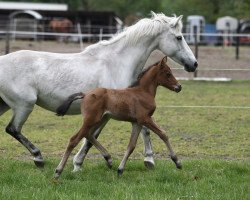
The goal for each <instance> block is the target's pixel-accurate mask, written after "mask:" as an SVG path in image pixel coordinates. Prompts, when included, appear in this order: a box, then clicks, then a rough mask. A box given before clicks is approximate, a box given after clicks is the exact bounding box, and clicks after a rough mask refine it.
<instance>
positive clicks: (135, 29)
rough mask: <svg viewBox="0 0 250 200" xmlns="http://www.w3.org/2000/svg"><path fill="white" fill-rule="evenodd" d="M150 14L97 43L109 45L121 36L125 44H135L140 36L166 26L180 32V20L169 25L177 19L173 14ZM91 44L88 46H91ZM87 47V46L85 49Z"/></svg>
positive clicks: (157, 32)
mask: <svg viewBox="0 0 250 200" xmlns="http://www.w3.org/2000/svg"><path fill="white" fill-rule="evenodd" d="M151 15H152V16H151V18H143V19H141V20H139V21H138V22H137V23H136V24H134V25H132V26H129V27H127V28H126V29H124V30H123V31H122V32H120V33H118V34H117V35H115V36H113V37H112V38H111V39H109V40H103V41H100V42H98V43H97V44H101V45H109V44H112V43H115V42H117V41H119V40H120V39H121V38H125V44H136V43H137V41H138V40H139V39H140V38H141V37H143V36H154V35H157V34H159V33H161V32H162V31H163V30H165V29H167V28H171V30H172V31H174V32H181V29H182V22H181V20H179V21H178V24H177V25H176V26H174V27H172V26H171V24H173V23H174V22H175V21H176V20H177V17H176V16H175V15H174V16H173V17H167V16H166V15H164V14H163V13H158V14H156V13H154V12H151ZM91 46H93V45H91ZM91 46H89V47H90V48H91ZM87 49H88V47H87V48H86V50H87Z"/></svg>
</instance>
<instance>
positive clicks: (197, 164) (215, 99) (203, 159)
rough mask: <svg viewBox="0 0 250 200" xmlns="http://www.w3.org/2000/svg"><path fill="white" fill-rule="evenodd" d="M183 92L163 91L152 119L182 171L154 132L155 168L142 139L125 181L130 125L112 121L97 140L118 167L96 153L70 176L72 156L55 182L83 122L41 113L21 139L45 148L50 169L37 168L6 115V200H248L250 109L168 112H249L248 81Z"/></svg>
mask: <svg viewBox="0 0 250 200" xmlns="http://www.w3.org/2000/svg"><path fill="white" fill-rule="evenodd" d="M182 86H183V90H182V92H180V93H178V94H176V93H173V92H170V91H168V90H166V89H164V88H159V90H158V93H157V97H156V102H157V106H158V108H157V110H156V112H155V114H154V118H155V121H156V122H157V123H158V124H159V125H160V126H161V127H162V128H164V129H165V130H166V131H167V133H168V135H169V137H170V140H171V143H172V146H173V148H174V150H175V151H176V153H177V154H178V156H179V158H180V159H181V160H182V161H183V166H184V169H183V170H181V171H180V170H177V169H175V167H174V165H173V163H172V162H171V161H170V160H169V159H168V152H167V149H166V147H165V145H164V143H163V142H162V141H161V140H160V139H159V138H158V137H157V136H155V135H154V134H153V133H152V134H151V138H152V144H153V149H154V153H155V156H154V157H155V161H156V168H155V170H153V171H148V170H146V169H145V167H144V165H143V143H142V140H141V138H139V140H138V145H137V147H136V149H135V152H134V153H133V154H132V155H131V158H130V160H129V161H128V164H127V166H126V168H125V171H124V174H123V176H122V177H121V178H117V174H116V168H117V167H118V164H119V161H120V160H121V159H122V156H123V154H124V152H125V150H126V147H127V144H128V140H129V136H130V129H131V125H130V124H129V123H125V122H117V121H111V122H110V123H109V124H108V125H107V127H105V129H104V130H103V133H102V134H101V136H100V138H99V141H100V142H101V143H102V144H103V146H105V147H106V148H107V149H108V151H109V152H110V153H111V155H112V157H113V158H114V160H115V161H114V167H113V169H112V170H108V169H107V167H106V166H105V163H104V161H103V159H102V158H101V156H100V153H99V152H98V151H97V150H96V149H94V148H92V149H91V150H90V152H89V154H88V157H87V159H86V162H85V163H84V170H83V171H82V172H80V173H78V174H73V173H71V170H72V157H71V158H70V159H69V161H68V163H67V166H66V168H65V170H64V172H63V174H62V176H61V179H60V181H61V182H60V183H59V184H54V183H52V182H51V178H52V177H53V172H54V169H55V167H56V166H57V164H58V163H59V160H60V158H61V155H62V153H63V152H64V150H65V147H66V145H67V142H68V140H69V138H70V136H72V135H73V133H75V132H76V131H77V130H78V129H79V128H80V126H81V124H82V117H81V116H80V115H79V116H66V117H63V118H61V117H56V116H55V115H54V114H53V113H51V112H48V111H45V110H43V109H41V108H39V107H36V108H35V110H34V112H33V113H32V114H31V116H30V118H29V119H28V121H27V122H26V124H25V126H24V128H23V133H24V135H25V136H27V137H28V138H29V139H30V140H31V141H32V142H33V143H34V144H35V145H36V146H37V147H38V148H39V149H41V151H42V153H43V156H44V158H45V161H46V165H45V168H44V170H39V169H37V168H36V167H35V166H34V164H33V162H32V160H31V159H30V158H31V156H30V154H29V153H28V152H27V150H26V149H24V148H23V147H22V146H21V145H20V144H19V143H18V142H17V141H15V140H14V139H13V138H11V137H10V136H9V135H8V134H6V133H4V128H5V126H6V125H7V124H8V122H9V120H10V118H11V112H8V113H6V114H5V115H3V116H1V117H0V128H1V130H2V134H1V143H0V159H1V160H0V172H1V174H0V191H1V192H0V195H1V196H0V199H247V198H248V196H249V189H250V188H249V183H250V175H249V174H250V173H249V169H250V168H249V155H250V148H249V146H250V142H249V138H250V137H249V136H250V135H249V133H250V109H223V108H217V109H211V108H210V109H207V108H167V107H164V106H168V105H187V106H190V105H218V106H250V101H249V99H250V81H233V82H226V83H218V82H214V83H212V82H193V81H183V82H182ZM78 148H79V147H78ZM78 148H76V150H75V151H74V153H76V151H77V149H78Z"/></svg>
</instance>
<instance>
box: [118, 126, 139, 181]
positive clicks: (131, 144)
mask: <svg viewBox="0 0 250 200" xmlns="http://www.w3.org/2000/svg"><path fill="white" fill-rule="evenodd" d="M141 128H142V127H141V126H140V125H138V124H137V123H133V124H132V132H131V136H130V141H129V144H128V147H127V151H126V153H125V155H124V157H123V159H122V161H121V163H120V165H119V167H118V176H121V175H122V173H123V170H124V167H125V164H126V162H127V160H128V157H129V156H130V155H131V153H132V152H133V151H134V149H135V146H136V142H137V139H138V136H139V133H140V131H141Z"/></svg>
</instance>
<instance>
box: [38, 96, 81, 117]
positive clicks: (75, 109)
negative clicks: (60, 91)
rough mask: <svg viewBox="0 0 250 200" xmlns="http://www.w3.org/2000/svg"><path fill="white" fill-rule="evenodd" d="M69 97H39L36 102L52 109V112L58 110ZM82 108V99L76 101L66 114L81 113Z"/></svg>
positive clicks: (47, 108)
mask: <svg viewBox="0 0 250 200" xmlns="http://www.w3.org/2000/svg"><path fill="white" fill-rule="evenodd" d="M66 99H67V97H65V99H59V98H48V97H47V98H45V99H43V98H39V97H38V100H37V102H36V104H37V105H38V106H40V107H42V108H44V109H46V110H49V111H52V112H56V109H57V108H58V107H59V106H60V105H61V104H62V103H63V102H64V101H65V100H66ZM80 113H81V110H80V100H77V101H74V102H73V103H72V104H71V106H70V108H69V110H68V111H67V113H66V115H77V114H80Z"/></svg>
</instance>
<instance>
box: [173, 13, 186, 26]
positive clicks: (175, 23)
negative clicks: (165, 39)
mask: <svg viewBox="0 0 250 200" xmlns="http://www.w3.org/2000/svg"><path fill="white" fill-rule="evenodd" d="M182 17H183V15H180V16H179V17H177V18H176V19H175V20H174V21H173V22H172V24H171V27H176V26H177V24H178V23H179V21H180V20H181V19H182Z"/></svg>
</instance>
